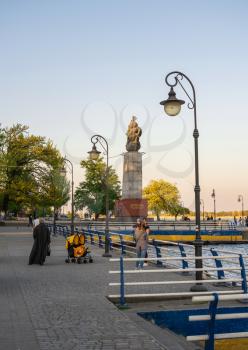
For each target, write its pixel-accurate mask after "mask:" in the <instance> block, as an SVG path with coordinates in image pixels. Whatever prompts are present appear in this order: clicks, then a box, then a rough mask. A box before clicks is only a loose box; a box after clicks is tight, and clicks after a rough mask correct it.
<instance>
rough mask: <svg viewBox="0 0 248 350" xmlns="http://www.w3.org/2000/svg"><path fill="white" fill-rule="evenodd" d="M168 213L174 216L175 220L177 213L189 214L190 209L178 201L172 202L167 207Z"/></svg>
mask: <svg viewBox="0 0 248 350" xmlns="http://www.w3.org/2000/svg"><path fill="white" fill-rule="evenodd" d="M168 212H169V214H171V215H174V216H175V220H177V217H178V215H185V214H189V213H190V210H189V209H188V208H185V207H183V206H182V205H181V204H179V203H178V202H175V203H172V204H171V205H170V207H169V209H168Z"/></svg>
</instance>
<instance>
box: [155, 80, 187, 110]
mask: <svg viewBox="0 0 248 350" xmlns="http://www.w3.org/2000/svg"><path fill="white" fill-rule="evenodd" d="M168 95H169V97H168V99H167V100H164V101H162V102H160V104H161V105H162V106H164V111H165V113H166V114H167V115H169V116H171V117H175V116H176V115H178V114H179V113H180V111H181V105H183V104H184V103H185V101H183V100H179V99H177V97H176V93H175V91H174V89H173V87H171V89H170V92H169V94H168Z"/></svg>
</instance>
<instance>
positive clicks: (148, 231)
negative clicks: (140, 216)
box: [143, 218, 151, 266]
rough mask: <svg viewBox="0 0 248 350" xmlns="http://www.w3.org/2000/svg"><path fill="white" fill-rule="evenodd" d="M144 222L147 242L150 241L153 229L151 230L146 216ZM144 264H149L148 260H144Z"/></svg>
mask: <svg viewBox="0 0 248 350" xmlns="http://www.w3.org/2000/svg"><path fill="white" fill-rule="evenodd" d="M143 224H144V229H145V231H146V234H147V242H148V241H149V234H150V232H151V230H150V226H149V225H148V222H147V219H146V218H144V220H143ZM145 258H146V259H147V258H148V250H147V249H146V256H145ZM144 266H148V262H147V260H144Z"/></svg>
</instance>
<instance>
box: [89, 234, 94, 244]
mask: <svg viewBox="0 0 248 350" xmlns="http://www.w3.org/2000/svg"><path fill="white" fill-rule="evenodd" d="M89 234H90V243H91V244H92V245H94V244H95V241H94V235H93V233H92V232H89Z"/></svg>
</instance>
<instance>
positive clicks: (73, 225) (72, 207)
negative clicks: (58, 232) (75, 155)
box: [64, 158, 75, 233]
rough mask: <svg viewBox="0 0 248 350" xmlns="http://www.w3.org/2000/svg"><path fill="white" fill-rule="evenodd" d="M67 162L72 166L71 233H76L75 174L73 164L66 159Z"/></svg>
mask: <svg viewBox="0 0 248 350" xmlns="http://www.w3.org/2000/svg"><path fill="white" fill-rule="evenodd" d="M64 161H65V162H68V163H69V164H70V166H71V233H74V231H75V224H74V216H75V213H74V174H73V164H72V162H71V161H70V160H69V159H67V158H64Z"/></svg>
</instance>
